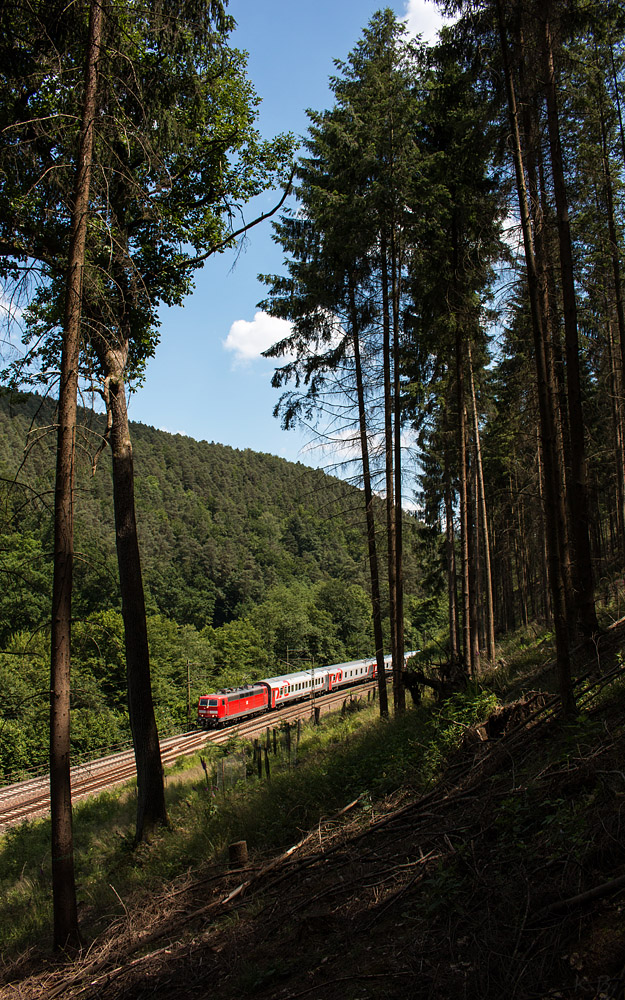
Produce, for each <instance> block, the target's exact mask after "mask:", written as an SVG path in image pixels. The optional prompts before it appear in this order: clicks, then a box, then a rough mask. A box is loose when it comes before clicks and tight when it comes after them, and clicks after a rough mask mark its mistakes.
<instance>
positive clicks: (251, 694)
mask: <svg viewBox="0 0 625 1000" xmlns="http://www.w3.org/2000/svg"><path fill="white" fill-rule="evenodd" d="M413 655H414V654H413V653H412V652H409V653H406V654H405V657H404V662H405V660H407V659H408V657H409V656H413ZM384 663H385V664H386V669H387V670H388V669H389V668H390V666H391V657H390V656H385V657H384ZM376 676H377V661H376V660H375V659H373V660H372V659H369V660H351V661H350V662H349V663H335V664H333V665H332V666H326V667H318V668H316V669H314V670H298V671H296V672H294V673H291V674H282V675H281V676H280V677H266V678H265V679H264V680H261V681H255V682H254V683H253V684H247V685H245V686H244V687H234V688H224V689H223V690H222V691H215V692H214V693H213V694H203V695H201V697H200V699H199V701H198V707H197V721H198V726H200V727H201V728H202V729H219V728H220V727H221V726H231V725H233V724H234V723H235V722H238V721H239V720H241V719H246V718H249V717H251V716H253V715H260V714H261V713H263V712H273V711H275V710H277V709H280V708H282V706H283V705H290V704H292V703H293V702H296V701H304V700H306V699H310V698H314V697H316V696H317V695H320V694H327V693H328V692H330V691H336V690H338V689H340V688H346V687H351V686H352V685H353V684H364V683H365V681H372V680H375V678H376Z"/></svg>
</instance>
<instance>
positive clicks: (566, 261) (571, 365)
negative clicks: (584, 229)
mask: <svg viewBox="0 0 625 1000" xmlns="http://www.w3.org/2000/svg"><path fill="white" fill-rule="evenodd" d="M551 8H552V4H551V0H547V2H546V7H544V8H543V10H545V16H544V21H543V27H544V34H543V48H542V55H543V69H544V74H545V80H544V85H545V97H546V104H547V123H548V131H549V146H550V151H551V172H552V176H553V186H554V195H555V201H556V212H557V218H558V239H559V246H560V274H561V280H562V299H563V305H564V339H565V348H566V374H567V401H568V416H569V429H570V434H571V479H570V484H569V491H570V509H571V514H572V531H573V538H574V550H575V563H576V573H575V584H576V587H577V593H576V604H577V613H578V617H579V622H580V626H581V628H582V629H583V631H584V632H586V633H589V634H593V633H595V632H597V631H598V628H599V625H598V622H597V614H596V610H595V598H594V583H593V578H594V573H593V565H592V555H591V549H590V506H589V489H588V468H587V462H586V445H585V440H584V417H583V412H582V394H581V383H580V372H579V343H578V333H577V303H576V298H575V280H574V274H573V253H572V245H571V230H570V224H569V212H568V204H567V195H566V185H565V180H564V165H563V160H562V147H561V141H560V124H559V117H558V103H557V93H556V82H555V71H554V62H553V48H552V40H551V25H550V12H551Z"/></svg>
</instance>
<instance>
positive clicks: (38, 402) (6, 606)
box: [0, 394, 436, 779]
mask: <svg viewBox="0 0 625 1000" xmlns="http://www.w3.org/2000/svg"><path fill="white" fill-rule="evenodd" d="M55 419H56V418H55V404H54V402H53V401H51V400H49V399H46V398H44V397H41V396H37V395H30V394H22V395H19V394H5V395H3V396H1V397H0V476H1V478H2V522H1V533H0V572H1V573H2V589H1V593H0V648H1V649H2V653H0V716H1V718H2V722H1V723H0V775H1V776H2V777H3V778H5V779H6V778H8V777H9V776H14V775H16V774H17V773H22V772H23V771H25V770H27V769H29V768H31V767H36V766H39V765H41V766H43V765H45V763H46V756H47V753H48V735H47V728H48V718H47V690H48V680H49V678H48V673H49V637H48V625H49V614H50V610H49V609H50V593H51V585H52V563H51V545H52V541H51V538H52V498H53V485H54V461H55V443H56V442H55V437H54V433H53V432H52V431H51V427H52V425H53V424H54V421H55ZM104 423H105V418H104V416H103V415H102V414H97V413H95V412H93V411H90V410H87V409H83V410H82V411H81V413H80V422H79V442H80V444H79V449H78V455H79V457H78V467H77V491H76V501H75V517H76V553H77V557H76V570H75V584H76V590H75V600H74V611H75V633H74V634H75V657H76V659H75V668H74V676H73V685H72V687H73V718H72V739H73V746H74V752H75V754H76V755H80V754H81V753H87V752H91V751H93V752H95V751H97V750H99V749H104V748H106V747H110V746H112V745H114V744H116V743H119V742H122V741H125V740H127V739H129V729H128V719H127V709H126V677H125V657H124V637H123V623H122V617H121V612H120V597H119V582H118V573H117V563H116V554H115V535H114V523H113V513H112V478H111V468H110V465H111V461H110V454H109V452H108V450H105V451H104V452H102V454H101V455H100V456H99V457H98V459H97V465H96V469H95V473H93V472H92V465H93V459H94V456H95V455H96V453H97V451H98V448H99V447H100V445H101V441H102V433H103V431H104ZM131 428H132V437H133V442H134V451H135V473H136V498H137V513H138V520H139V531H140V542H141V556H142V565H143V570H144V579H145V592H146V605H147V611H148V631H149V636H150V652H151V663H152V672H153V686H154V696H155V704H156V711H157V718H158V723H159V730H160V731H161V732H163V733H167V732H171V731H173V730H176V729H178V730H180V729H183V728H185V727H186V725H187V667H188V674H189V678H190V682H191V699H190V700H191V712H192V713H193V710H194V707H195V704H196V701H197V697H198V695H199V693H200V691H205V690H208V689H213V688H214V687H216V686H223V685H225V684H229V683H235V682H241V681H246V680H252V679H254V678H257V677H263V676H268V675H271V674H272V673H274V672H280V671H282V670H284V669H286V664H287V662H288V663H290V664H311V663H313V662H314V663H336V662H341V661H343V660H345V659H350V658H355V657H359V656H364V655H370V654H371V652H372V642H373V639H372V634H371V610H370V600H369V597H368V594H367V567H366V542H365V535H364V526H363V517H362V511H361V507H362V501H361V498H360V492H359V491H358V490H357V489H355V488H354V487H351V486H349V485H348V484H346V483H344V482H342V481H340V480H338V479H334V478H333V477H330V476H327V475H326V474H325V473H323V472H322V471H320V470H315V469H311V468H307V467H306V466H304V465H302V464H299V463H298V464H293V463H291V462H286V461H284V460H283V459H280V458H277V457H275V456H272V455H265V454H258V453H256V452H252V451H249V450H246V451H237V450H235V449H233V448H229V447H226V446H224V445H219V444H213V443H210V444H209V443H208V442H206V441H201V442H198V441H194V440H193V439H192V438H188V437H184V436H182V435H180V434H175V435H172V434H168V433H166V432H164V431H158V430H155V429H154V428H152V427H147V426H145V425H143V424H140V423H133V424H132V425H131ZM406 525H407V529H408V532H409V535H408V537H409V539H410V544H409V546H408V553H409V556H408V560H407V565H408V581H409V591H410V593H411V595H412V602H411V603H410V611H411V612H412V613H413V617H414V623H415V626H418V628H421V627H422V626H423V625H424V621H423V616H424V614H425V615H426V616H429V619H430V623H431V624H435V621H436V602H434V603H433V602H432V600H431V599H429V600H425V598H424V597H423V596H421V597H420V596H419V587H418V584H417V568H416V567H417V559H416V555H417V548H418V547H420V546H423V544H424V541H423V539H422V538H421V532H420V531H419V526H418V524H417V521H416V519H415V518H414V517H412V516H411V515H406ZM411 637H412V630H411ZM416 638H417V634H416V632H415V641H416Z"/></svg>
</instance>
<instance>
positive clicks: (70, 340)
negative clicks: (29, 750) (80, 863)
mask: <svg viewBox="0 0 625 1000" xmlns="http://www.w3.org/2000/svg"><path fill="white" fill-rule="evenodd" d="M101 37H102V8H101V6H100V4H99V3H98V2H97V0H94V2H92V3H91V7H90V11H89V42H88V48H87V60H86V81H85V96H84V104H83V116H82V125H81V130H80V138H79V143H78V151H77V169H76V182H75V187H74V205H73V209H72V222H71V235H70V245H69V254H68V264H67V278H66V295H65V318H64V325H63V344H62V354H61V382H60V387H59V428H58V440H57V455H56V482H55V495H54V578H53V587H52V623H51V624H52V628H51V654H50V810H51V841H52V844H51V846H52V897H53V902H52V905H53V916H54V946H55V948H70V949H73V948H78V947H80V932H79V928H78V912H77V906H76V885H75V876H74V837H73V831H72V796H71V781H70V670H71V635H72V577H73V566H74V511H73V488H74V455H75V439H76V407H77V392H78V365H79V359H80V315H81V307H82V285H83V270H84V264H85V246H86V239H87V216H88V212H89V191H90V186H91V164H92V157H93V132H94V122H95V116H96V108H97V83H98V60H99V57H100V43H101Z"/></svg>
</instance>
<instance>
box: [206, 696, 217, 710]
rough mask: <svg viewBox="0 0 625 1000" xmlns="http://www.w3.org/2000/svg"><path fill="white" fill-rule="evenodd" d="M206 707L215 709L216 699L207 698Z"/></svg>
mask: <svg viewBox="0 0 625 1000" xmlns="http://www.w3.org/2000/svg"><path fill="white" fill-rule="evenodd" d="M208 707H209V708H217V699H216V698H209V700H208Z"/></svg>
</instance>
